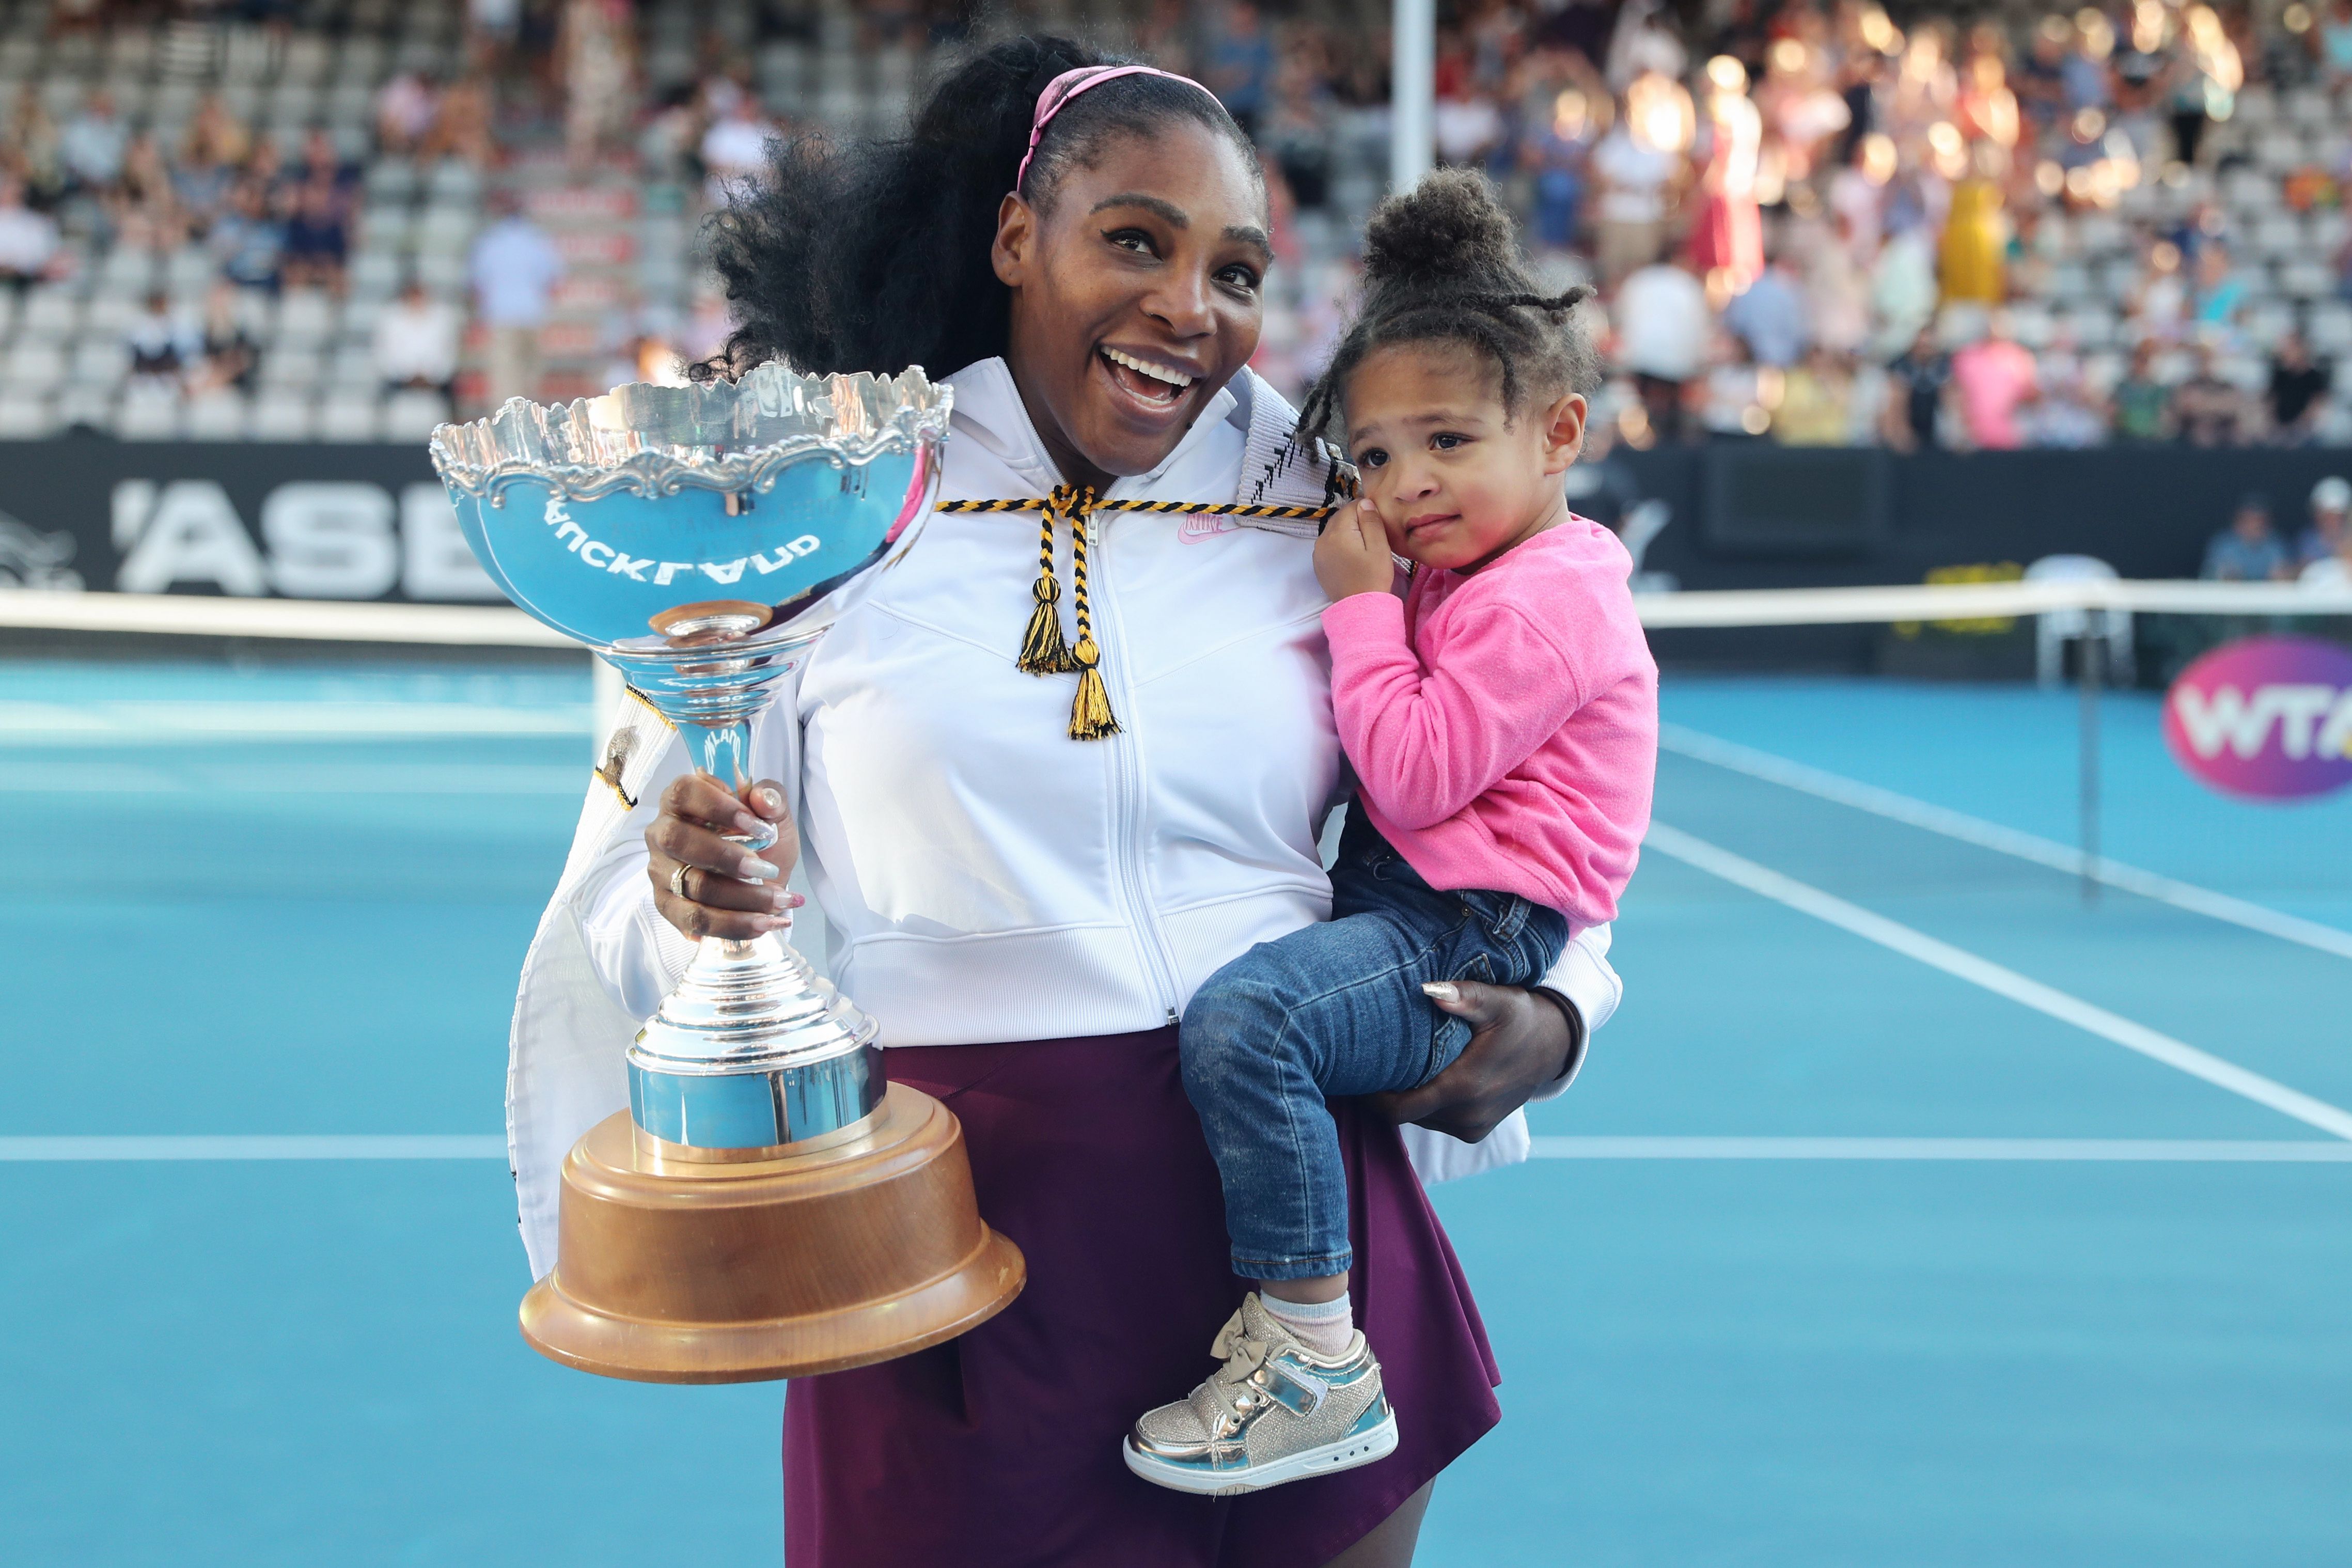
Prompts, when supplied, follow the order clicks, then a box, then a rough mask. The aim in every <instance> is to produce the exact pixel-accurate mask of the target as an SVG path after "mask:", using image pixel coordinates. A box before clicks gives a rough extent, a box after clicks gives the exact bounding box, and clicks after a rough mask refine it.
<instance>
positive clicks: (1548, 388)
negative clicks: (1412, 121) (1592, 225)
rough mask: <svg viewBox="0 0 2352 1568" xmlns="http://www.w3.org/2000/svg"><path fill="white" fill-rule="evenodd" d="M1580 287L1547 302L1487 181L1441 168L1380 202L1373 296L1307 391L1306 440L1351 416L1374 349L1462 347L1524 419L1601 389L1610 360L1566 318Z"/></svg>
mask: <svg viewBox="0 0 2352 1568" xmlns="http://www.w3.org/2000/svg"><path fill="white" fill-rule="evenodd" d="M1591 294H1592V290H1591V289H1587V288H1583V287H1581V286H1580V287H1578V288H1574V289H1569V290H1567V291H1566V292H1565V293H1561V294H1551V295H1547V294H1545V293H1544V292H1543V291H1542V289H1540V288H1539V287H1538V285H1537V283H1536V280H1535V279H1533V278H1531V277H1529V276H1528V270H1527V267H1526V265H1525V263H1523V262H1522V261H1521V260H1520V258H1519V245H1518V237H1517V231H1516V230H1515V229H1514V228H1513V226H1512V223H1511V215H1510V213H1509V212H1508V211H1507V209H1506V208H1505V207H1504V205H1503V204H1502V202H1501V200H1500V199H1499V198H1498V197H1497V196H1496V194H1495V188H1494V186H1492V185H1491V184H1487V182H1486V176H1485V175H1483V174H1477V173H1475V172H1474V171H1471V170H1468V169H1441V170H1439V171H1438V172H1437V173H1435V174H1430V175H1428V176H1427V177H1425V178H1424V179H1423V181H1422V182H1421V184H1417V185H1415V186H1414V187H1413V188H1412V190H1410V191H1406V192H1404V193H1402V195H1393V196H1391V197H1389V198H1388V200H1386V201H1384V202H1382V203H1381V205H1380V206H1379V207H1378V208H1377V209H1376V210H1375V211H1374V212H1373V214H1372V217H1371V221H1370V223H1369V224H1367V225H1366V226H1365V228H1364V292H1363V300H1362V302H1361V303H1360V305H1359V307H1358V309H1357V311H1356V319H1355V321H1353V322H1352V323H1350V324H1349V328H1348V331H1347V332H1346V334H1345V335H1344V336H1342V337H1341V338H1340V340H1339V350H1338V352H1337V353H1334V354H1333V355H1332V357H1331V366H1330V368H1329V369H1328V370H1327V371H1325V372H1324V373H1323V375H1322V376H1321V378H1320V379H1319V380H1318V381H1317V382H1316V384H1315V385H1314V387H1313V388H1312V389H1310V390H1309V392H1308V393H1307V404H1306V407H1305V408H1304V409H1303V410H1301V412H1300V414H1299V419H1298V428H1299V434H1300V438H1301V439H1305V438H1306V437H1313V436H1319V435H1322V434H1323V433H1324V432H1325V430H1326V429H1327V427H1328V426H1330V425H1331V424H1332V423H1333V420H1334V418H1335V417H1336V416H1339V415H1340V414H1341V412H1342V405H1344V404H1345V402H1346V400H1347V386H1348V378H1349V376H1350V375H1352V374H1354V373H1355V370H1356V367H1357V366H1358V365H1360V364H1361V363H1363V362H1364V359H1365V357H1366V356H1367V355H1369V354H1370V353H1372V351H1373V350H1375V349H1382V348H1391V347H1394V346H1396V345H1398V344H1401V343H1458V344H1460V345H1462V346H1463V347H1465V348H1467V349H1469V350H1470V351H1472V352H1473V353H1477V354H1479V355H1481V356H1482V357H1484V358H1485V359H1486V360H1487V361H1488V362H1489V363H1492V364H1494V365H1495V366H1496V368H1497V369H1498V370H1499V371H1500V372H1501V374H1502V382H1503V407H1504V409H1505V411H1506V412H1507V413H1508V414H1517V412H1518V411H1519V410H1520V409H1522V408H1525V407H1527V406H1528V405H1529V404H1530V403H1537V404H1542V403H1549V402H1550V401H1551V400H1552V399H1553V398H1555V397H1558V396H1559V395H1561V394H1562V393H1568V392H1575V393H1584V394H1590V393H1591V391H1592V389H1593V388H1594V387H1596V386H1599V385H1600V384H1601V360H1600V356H1599V355H1598V354H1596V353H1594V352H1593V348H1592V343H1591V339H1590V338H1589V337H1587V336H1586V334H1585V331H1584V329H1583V325H1582V323H1581V322H1580V321H1578V320H1576V319H1574V318H1572V317H1571V316H1570V314H1569V312H1570V310H1573V309H1574V308H1575V307H1576V306H1577V305H1578V304H1580V302H1582V301H1583V300H1587V299H1589V298H1591Z"/></svg>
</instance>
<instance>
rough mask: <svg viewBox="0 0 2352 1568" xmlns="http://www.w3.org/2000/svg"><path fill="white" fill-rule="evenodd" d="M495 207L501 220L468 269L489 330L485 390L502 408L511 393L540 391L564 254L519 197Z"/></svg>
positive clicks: (480, 242)
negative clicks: (543, 337)
mask: <svg viewBox="0 0 2352 1568" xmlns="http://www.w3.org/2000/svg"><path fill="white" fill-rule="evenodd" d="M493 210H494V211H495V212H497V213H498V215H499V219H498V221H497V222H496V223H494V224H492V225H491V226H489V227H488V228H487V229H485V230H483V231H482V233H481V235H480V236H479V237H478V238H476V239H475V241H474V250H473V255H472V256H471V258H469V259H468V272H469V274H470V276H471V277H472V279H473V285H474V309H475V314H476V315H477V317H478V318H479V320H480V321H481V323H482V325H483V327H484V329H485V330H486V331H488V334H489V358H488V364H487V365H486V366H485V367H484V371H485V374H484V383H485V386H484V391H485V395H486V396H487V397H488V401H489V405H490V406H491V407H492V408H497V407H499V406H500V405H503V404H504V403H505V402H506V401H507V399H509V398H510V397H534V396H536V395H538V393H539V330H540V328H541V327H542V326H544V325H546V323H547V306H548V300H549V297H550V295H551V293H552V291H553V289H554V288H555V284H556V280H557V279H560V278H562V276H563V258H562V257H561V256H560V255H558V254H557V252H556V249H555V245H554V242H553V241H551V240H550V239H549V238H548V237H547V236H546V235H544V234H542V233H541V232H540V230H539V228H538V227H537V226H535V225H533V224H532V223H531V221H530V219H529V218H527V217H525V216H522V214H521V213H520V211H519V210H518V209H517V208H516V206H515V203H514V198H513V197H511V196H505V195H501V196H500V197H499V198H498V200H497V202H496V204H495V205H494V207H493Z"/></svg>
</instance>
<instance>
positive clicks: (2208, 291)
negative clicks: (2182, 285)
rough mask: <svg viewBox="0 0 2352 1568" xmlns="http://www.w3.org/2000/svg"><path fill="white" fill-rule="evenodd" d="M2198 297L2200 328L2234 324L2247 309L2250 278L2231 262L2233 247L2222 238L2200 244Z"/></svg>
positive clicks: (2218, 327)
mask: <svg viewBox="0 0 2352 1568" xmlns="http://www.w3.org/2000/svg"><path fill="white" fill-rule="evenodd" d="M2196 300H2197V303H2196V321H2197V326H2198V328H2199V329H2200V331H2202V330H2205V329H2209V328H2213V329H2227V328H2230V327H2233V326H2235V325H2236V324H2237V321H2238V317H2239V315H2240V313H2241V312H2242V311H2243V310H2245V308H2246V280H2245V279H2244V278H2243V277H2242V275H2240V273H2239V272H2238V271H2237V269H2236V268H2233V267H2232V266H2231V260H2230V247H2228V246H2227V245H2225V244H2223V243H2222V242H2221V240H2219V239H2216V240H2214V241H2212V242H2211V243H2210V244H2207V245H2202V246H2200V247H2198V250H2197V293H2196Z"/></svg>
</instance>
